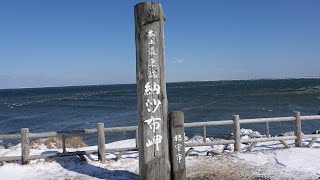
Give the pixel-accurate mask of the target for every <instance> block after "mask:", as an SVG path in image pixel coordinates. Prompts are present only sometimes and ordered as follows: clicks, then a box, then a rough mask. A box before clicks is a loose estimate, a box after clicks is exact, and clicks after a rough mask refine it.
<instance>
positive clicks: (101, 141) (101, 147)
mask: <svg viewBox="0 0 320 180" xmlns="http://www.w3.org/2000/svg"><path fill="white" fill-rule="evenodd" d="M97 130H98V160H99V161H100V162H101V163H105V161H106V152H105V144H106V140H105V134H104V123H98V125H97Z"/></svg>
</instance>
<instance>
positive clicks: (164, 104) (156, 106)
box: [134, 2, 171, 180]
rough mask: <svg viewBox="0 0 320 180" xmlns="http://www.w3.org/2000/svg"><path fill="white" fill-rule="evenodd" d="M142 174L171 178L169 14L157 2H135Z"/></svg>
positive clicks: (145, 178)
mask: <svg viewBox="0 0 320 180" xmlns="http://www.w3.org/2000/svg"><path fill="white" fill-rule="evenodd" d="M134 17H135V39H136V61H137V64H136V68H137V69H136V70H137V74H136V76H137V101H138V121H139V123H138V126H139V128H138V131H139V134H138V137H139V140H138V142H139V171H140V172H139V174H140V179H142V180H154V179H161V180H169V179H171V175H170V173H171V167H170V156H169V148H168V127H167V125H168V122H167V118H168V117H167V114H168V101H167V92H166V81H165V73H164V72H165V69H164V32H163V25H164V21H165V15H164V13H163V10H162V6H161V4H159V3H156V2H143V3H139V4H137V5H135V7H134Z"/></svg>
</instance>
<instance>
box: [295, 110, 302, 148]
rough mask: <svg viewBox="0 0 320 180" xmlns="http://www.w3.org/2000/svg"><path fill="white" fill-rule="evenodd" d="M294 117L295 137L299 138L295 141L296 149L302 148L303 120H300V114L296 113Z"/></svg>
mask: <svg viewBox="0 0 320 180" xmlns="http://www.w3.org/2000/svg"><path fill="white" fill-rule="evenodd" d="M294 117H295V118H296V121H295V128H294V135H295V136H296V137H297V139H296V140H295V145H296V147H302V132H301V119H300V112H298V111H295V112H294Z"/></svg>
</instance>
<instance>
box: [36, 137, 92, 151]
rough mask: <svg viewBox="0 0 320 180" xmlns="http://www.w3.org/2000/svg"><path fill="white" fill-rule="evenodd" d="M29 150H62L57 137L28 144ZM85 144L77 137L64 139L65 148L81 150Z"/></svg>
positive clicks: (59, 139)
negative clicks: (42, 147)
mask: <svg viewBox="0 0 320 180" xmlns="http://www.w3.org/2000/svg"><path fill="white" fill-rule="evenodd" d="M30 146H31V148H34V149H37V147H39V146H46V147H47V148H48V149H58V148H62V141H61V138H59V137H49V138H46V139H37V140H35V141H32V142H31V143H30ZM85 146H87V144H86V143H85V142H84V141H83V139H82V138H81V137H79V136H76V137H69V138H66V147H67V148H81V147H85Z"/></svg>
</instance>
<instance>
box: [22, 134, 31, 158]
mask: <svg viewBox="0 0 320 180" xmlns="http://www.w3.org/2000/svg"><path fill="white" fill-rule="evenodd" d="M28 134H29V128H22V129H21V157H22V162H21V163H22V164H29V154H30V147H29V145H30V140H29V138H28Z"/></svg>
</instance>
